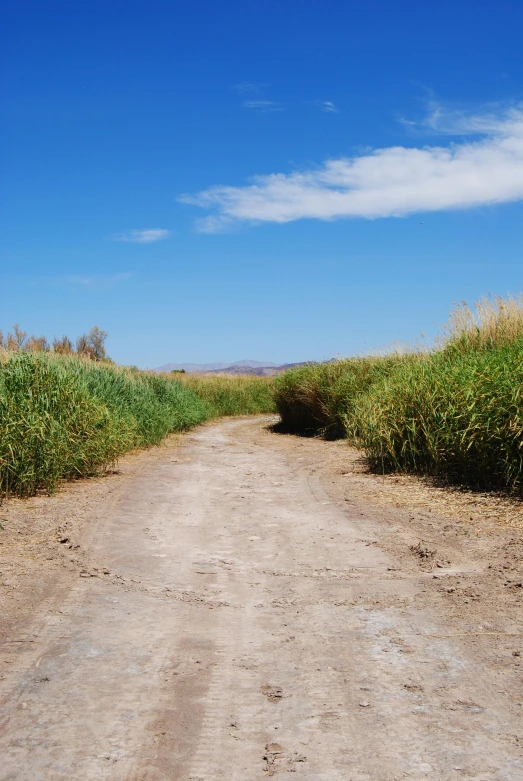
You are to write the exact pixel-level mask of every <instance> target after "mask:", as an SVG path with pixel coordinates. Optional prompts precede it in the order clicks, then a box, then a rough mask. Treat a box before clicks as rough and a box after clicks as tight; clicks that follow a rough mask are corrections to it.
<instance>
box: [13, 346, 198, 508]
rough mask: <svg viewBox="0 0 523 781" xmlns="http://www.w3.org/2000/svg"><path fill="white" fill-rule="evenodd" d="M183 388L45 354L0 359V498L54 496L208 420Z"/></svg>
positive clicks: (18, 354) (106, 366)
mask: <svg viewBox="0 0 523 781" xmlns="http://www.w3.org/2000/svg"><path fill="white" fill-rule="evenodd" d="M211 414H212V413H211V409H210V408H209V405H208V404H207V403H206V402H205V401H204V400H203V399H201V398H199V397H198V396H196V395H195V394H194V393H193V392H192V391H191V390H190V389H189V388H185V387H183V386H182V385H180V384H179V383H178V382H176V381H173V380H167V379H164V378H162V377H158V376H154V375H150V374H146V373H143V372H133V371H131V370H128V369H122V368H119V367H116V366H114V365H109V364H103V363H96V362H93V361H89V360H86V359H82V358H75V357H65V356H59V355H54V354H49V353H22V352H11V353H9V352H7V353H4V354H3V356H2V357H1V359H0V495H6V494H14V495H18V496H29V495H31V494H34V493H35V492H36V491H37V490H38V489H45V490H47V491H48V492H52V491H53V490H55V488H56V486H57V483H58V482H59V481H60V480H62V479H70V478H73V477H82V476H86V475H91V474H94V473H96V472H98V471H99V470H101V469H104V468H106V467H107V466H109V465H110V464H112V463H114V461H115V460H116V459H117V458H118V456H120V455H121V454H122V453H125V452H126V451H128V450H130V449H132V448H136V447H145V446H147V445H152V444H157V443H158V442H160V441H161V439H162V438H163V437H164V436H165V435H166V434H168V433H169V432H171V431H180V430H182V429H185V428H189V427H190V426H193V425H195V424H196V423H200V422H201V421H203V420H206V419H207V418H209V417H210V416H211Z"/></svg>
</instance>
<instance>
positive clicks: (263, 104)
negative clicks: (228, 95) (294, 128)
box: [243, 100, 284, 112]
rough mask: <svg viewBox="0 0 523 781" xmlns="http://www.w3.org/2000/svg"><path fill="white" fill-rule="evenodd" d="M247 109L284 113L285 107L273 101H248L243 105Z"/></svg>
mask: <svg viewBox="0 0 523 781" xmlns="http://www.w3.org/2000/svg"><path fill="white" fill-rule="evenodd" d="M243 105H244V107H245V108H254V109H258V111H263V112H267V111H283V109H284V106H283V105H282V104H281V103H275V102H274V101H273V100H246V101H245V103H244V104H243Z"/></svg>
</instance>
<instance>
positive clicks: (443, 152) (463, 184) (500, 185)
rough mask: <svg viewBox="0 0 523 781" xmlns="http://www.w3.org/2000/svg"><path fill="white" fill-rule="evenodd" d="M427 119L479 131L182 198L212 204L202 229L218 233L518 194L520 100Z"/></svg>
mask: <svg viewBox="0 0 523 781" xmlns="http://www.w3.org/2000/svg"><path fill="white" fill-rule="evenodd" d="M425 125H430V127H431V128H432V129H433V130H437V129H438V128H439V131H438V132H443V133H451V132H452V134H454V135H456V134H475V135H476V138H475V139H466V140H462V141H461V142H460V143H451V144H449V145H448V146H423V147H405V146H395V147H386V148H383V149H375V150H373V151H370V152H365V153H362V154H360V155H356V156H354V157H341V158H338V159H333V160H327V161H326V162H325V163H324V164H323V165H322V166H320V167H318V168H314V169H311V170H305V171H296V172H293V173H289V174H283V173H277V174H270V175H268V176H256V177H253V179H252V181H251V183H250V184H247V185H245V186H242V187H228V186H216V187H211V188H210V189H208V190H204V191H203V192H200V193H198V194H196V195H194V196H183V197H182V198H181V199H180V200H181V201H183V202H185V203H190V204H194V205H197V206H200V207H202V208H204V209H207V210H210V211H212V214H211V215H210V216H209V217H207V218H206V219H204V220H202V221H201V222H200V225H199V229H200V230H202V231H206V232H216V231H219V230H224V229H226V228H227V227H229V226H232V225H234V224H235V223H239V222H251V223H256V222H277V223H284V222H290V221H292V220H299V219H304V218H313V219H319V220H336V219H343V218H348V217H365V218H369V219H375V218H378V217H403V216H406V215H408V214H414V213H415V212H430V211H442V210H447V209H464V208H472V207H475V206H481V205H489V204H497V203H505V202H508V201H517V200H522V199H523V106H520V107H518V108H512V109H510V110H508V111H505V112H503V113H500V112H498V113H497V114H496V113H492V112H490V113H484V114H482V115H476V116H466V115H465V114H456V113H454V114H452V115H451V114H450V113H447V114H445V112H442V111H440V112H439V114H435V113H434V112H432V114H431V116H430V117H429V118H428V119H427V120H426V121H425ZM478 136H479V137H478Z"/></svg>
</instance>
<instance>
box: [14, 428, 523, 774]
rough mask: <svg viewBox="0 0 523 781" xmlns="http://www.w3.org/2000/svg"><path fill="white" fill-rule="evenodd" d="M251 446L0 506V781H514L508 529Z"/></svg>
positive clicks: (312, 456) (402, 488)
mask: <svg viewBox="0 0 523 781" xmlns="http://www.w3.org/2000/svg"><path fill="white" fill-rule="evenodd" d="M266 426H267V420H266V419H260V418H257V419H250V420H248V419H247V420H246V419H243V420H226V421H221V422H219V423H215V424H212V425H208V426H204V427H202V428H200V429H198V430H197V431H194V432H191V433H190V434H188V435H186V436H184V437H183V438H182V442H181V444H177V443H174V444H172V445H170V446H167V447H164V448H159V449H156V450H154V451H151V452H149V453H145V454H140V455H139V456H137V457H133V458H129V459H127V460H125V461H124V462H123V464H122V466H121V472H122V474H115V475H112V476H110V477H108V478H105V479H103V480H102V479H99V480H95V481H84V482H82V483H80V484H77V485H73V486H68V487H66V488H65V489H64V491H62V492H61V493H60V494H59V495H57V496H55V497H52V498H47V497H36V498H35V499H32V500H29V501H28V502H8V503H7V504H5V505H4V506H3V507H2V508H0V515H2V516H5V518H4V519H3V520H2V524H3V525H4V527H5V535H6V536H5V537H4V538H3V539H4V540H5V542H4V545H3V546H2V548H0V551H2V554H1V557H2V562H3V563H2V565H1V566H2V575H1V578H0V579H2V591H1V593H2V598H3V608H2V609H3V614H4V616H5V618H6V620H5V621H4V625H3V628H2V640H1V643H2V644H1V645H0V661H1V675H2V679H1V680H0V696H1V709H0V719H1V721H0V724H1V735H0V757H1V762H0V779H1V781H14V780H15V779H16V781H43V780H44V779H45V780H46V781H48V780H49V779H50V780H52V781H54V779H67V780H68V781H103V780H105V779H110V781H124V780H125V781H263V779H266V778H267V777H270V776H280V777H282V778H285V777H286V776H287V774H288V773H294V774H295V775H294V776H292V777H293V778H296V779H304V781H305V780H306V781H393V779H435V780H436V779H437V780H441V781H453V780H454V779H456V780H458V779H477V780H478V781H479V780H481V781H483V780H485V781H486V780H487V779H488V780H489V781H491V780H493V779H496V781H509V780H510V781H516V779H523V727H522V723H521V719H522V714H523V688H522V685H521V678H522V668H521V667H520V662H521V658H522V657H521V656H520V654H523V636H522V633H523V615H522V610H521V607H522V597H521V593H522V592H523V586H522V578H521V551H522V550H523V546H522V545H521V539H522V535H521V530H520V529H518V528H510V520H511V519H510V518H508V519H507V521H508V525H507V524H505V525H500V524H499V523H498V522H497V521H495V520H489V513H488V512H487V513H486V514H485V513H484V514H483V515H482V516H481V518H479V517H478V520H477V521H476V520H474V523H472V522H471V520H469V519H470V517H471V516H472V511H471V510H470V507H469V506H467V508H466V510H463V502H464V500H463V498H460V497H458V498H457V499H456V502H457V504H456V503H455V505H452V501H451V500H450V499H449V502H450V504H449V505H448V507H447V506H446V505H445V502H444V501H443V499H441V501H440V500H437V497H438V496H440V494H436V493H433V494H431V493H430V491H428V489H427V493H426V495H424V497H425V498H424V499H423V500H421V499H420V498H419V497H420V494H419V493H418V494H417V495H416V496H417V500H416V501H415V502H412V503H411V504H410V505H409V501H408V493H409V483H408V481H407V482H402V481H401V480H397V479H394V478H387V479H383V478H379V477H375V476H370V475H365V474H364V472H363V471H362V468H361V467H360V466H358V460H357V458H356V456H355V455H354V454H353V455H350V451H349V449H348V448H347V447H346V446H345V445H343V444H341V443H322V442H317V441H310V440H302V439H298V438H296V437H283V436H278V435H275V434H272V433H269V431H267V430H266ZM351 459H352V461H351ZM420 490H421V489H420ZM412 495H414V494H412ZM431 496H432V497H433V501H432V500H431ZM467 501H469V500H468V499H467ZM478 501H480V500H479V499H478ZM493 501H494V500H493ZM459 502H461V504H459ZM470 502H472V503H473V502H474V499H473V498H472V499H470ZM470 502H469V504H470ZM458 505H459V507H458V510H459V512H458V510H456V509H455V511H452V507H453V506H454V508H456V507H457V506H458ZM509 512H510V508H509V509H508V510H507V513H509ZM465 516H466V517H465ZM514 517H516V516H515V515H514ZM481 519H483V520H481ZM516 520H517V519H516ZM31 522H34V523H33V526H31ZM20 530H21V531H20ZM17 535H20V536H17ZM9 567H11V569H10V568H9ZM24 567H25V573H24ZM24 574H25V578H26V580H25V581H24ZM7 619H9V620H7Z"/></svg>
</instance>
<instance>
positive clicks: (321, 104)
mask: <svg viewBox="0 0 523 781" xmlns="http://www.w3.org/2000/svg"><path fill="white" fill-rule="evenodd" d="M314 105H315V106H316V107H317V108H319V109H321V111H325V112H326V113H327V114H339V113H340V110H339V108H338V107H337V106H335V105H334V103H333V102H332V101H331V100H316V101H314Z"/></svg>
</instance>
